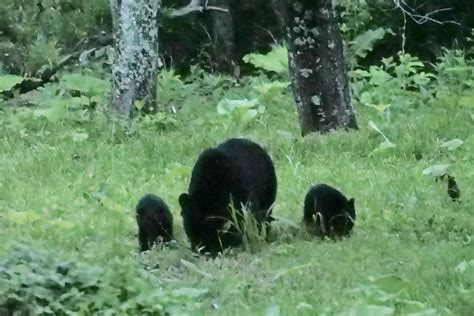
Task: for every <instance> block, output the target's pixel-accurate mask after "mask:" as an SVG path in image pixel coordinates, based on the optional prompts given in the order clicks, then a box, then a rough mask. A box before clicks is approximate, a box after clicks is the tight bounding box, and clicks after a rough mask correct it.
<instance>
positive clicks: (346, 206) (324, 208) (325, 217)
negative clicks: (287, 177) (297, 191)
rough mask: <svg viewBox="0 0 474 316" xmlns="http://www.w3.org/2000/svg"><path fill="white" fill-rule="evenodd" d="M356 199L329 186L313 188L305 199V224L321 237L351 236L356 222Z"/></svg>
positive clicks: (323, 185)
mask: <svg viewBox="0 0 474 316" xmlns="http://www.w3.org/2000/svg"><path fill="white" fill-rule="evenodd" d="M355 217H356V215H355V206H354V199H350V200H347V198H346V197H345V196H344V195H343V194H342V193H341V192H339V191H338V190H336V189H335V188H333V187H331V186H329V185H327V184H324V183H322V184H318V185H316V186H313V187H311V189H310V190H309V191H308V193H307V194H306V197H305V199H304V215H303V222H304V223H305V224H306V227H307V228H309V229H310V230H312V231H313V232H315V233H316V234H317V235H319V236H328V237H331V238H335V237H342V236H349V235H350V234H351V232H352V228H353V227H354V221H355Z"/></svg>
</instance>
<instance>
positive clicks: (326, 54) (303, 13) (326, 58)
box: [279, 0, 357, 136]
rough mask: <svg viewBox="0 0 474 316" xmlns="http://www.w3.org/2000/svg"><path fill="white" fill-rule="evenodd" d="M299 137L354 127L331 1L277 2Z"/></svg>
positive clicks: (294, 0)
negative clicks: (282, 20)
mask: <svg viewBox="0 0 474 316" xmlns="http://www.w3.org/2000/svg"><path fill="white" fill-rule="evenodd" d="M279 1H281V3H280V6H279V8H280V11H281V12H280V13H281V14H282V16H283V19H284V24H285V33H286V38H287V41H288V46H289V47H288V62H289V69H290V78H291V83H292V89H293V93H294V97H295V101H296V106H297V109H298V115H299V122H300V127H301V134H302V135H303V136H304V135H306V134H308V133H311V132H315V131H319V132H327V131H329V130H331V129H337V128H341V127H343V128H357V123H356V120H355V116H354V112H353V109H352V106H351V104H350V97H349V85H348V79H347V72H346V69H345V64H344V56H343V48H342V40H341V35H340V31H339V28H338V25H337V22H336V19H335V16H334V10H333V6H332V3H331V0H279Z"/></svg>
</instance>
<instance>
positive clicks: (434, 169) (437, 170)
mask: <svg viewBox="0 0 474 316" xmlns="http://www.w3.org/2000/svg"><path fill="white" fill-rule="evenodd" d="M449 166H451V164H444V165H433V166H429V167H428V168H426V169H425V170H423V174H424V175H431V176H435V177H440V176H444V175H445V174H446V173H447V171H448V167H449Z"/></svg>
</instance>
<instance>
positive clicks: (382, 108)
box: [369, 104, 391, 113]
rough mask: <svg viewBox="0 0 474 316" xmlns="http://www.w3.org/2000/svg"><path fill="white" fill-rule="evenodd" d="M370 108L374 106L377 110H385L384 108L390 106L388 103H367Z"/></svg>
mask: <svg viewBox="0 0 474 316" xmlns="http://www.w3.org/2000/svg"><path fill="white" fill-rule="evenodd" d="M369 106H370V107H371V108H374V109H376V110H377V112H380V113H382V112H385V110H386V109H388V108H390V106H391V105H390V104H369Z"/></svg>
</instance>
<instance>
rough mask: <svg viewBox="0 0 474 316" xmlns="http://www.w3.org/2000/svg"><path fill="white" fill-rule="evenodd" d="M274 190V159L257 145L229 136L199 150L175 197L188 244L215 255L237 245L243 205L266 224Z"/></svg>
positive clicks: (239, 237)
mask: <svg viewBox="0 0 474 316" xmlns="http://www.w3.org/2000/svg"><path fill="white" fill-rule="evenodd" d="M276 190H277V179H276V175H275V168H274V166H273V162H272V160H271V158H270V156H269V155H268V154H267V153H266V152H265V150H264V149H263V148H262V147H260V146H259V145H258V144H256V143H254V142H252V141H250V140H248V139H241V138H231V139H229V140H227V141H225V142H224V143H222V144H220V145H219V146H217V147H216V148H209V149H206V150H204V151H203V152H202V153H201V155H200V156H199V158H198V160H197V162H196V164H195V166H194V168H193V171H192V174H191V181H190V184H189V189H188V193H183V194H181V196H180V197H179V204H180V205H181V216H182V217H183V225H184V230H185V232H186V235H187V236H188V238H189V240H190V242H191V247H192V248H193V249H194V250H200V252H202V253H206V252H207V253H210V254H211V255H213V256H215V255H216V254H217V253H218V252H220V251H222V250H223V249H224V248H227V247H236V246H238V245H239V244H240V243H241V242H242V234H241V231H242V226H243V218H242V214H243V213H242V205H245V206H246V208H247V209H248V210H250V211H251V212H252V213H253V215H254V216H255V219H256V220H257V223H258V224H259V225H261V224H265V225H267V224H269V222H270V221H272V220H273V218H272V217H271V211H272V205H273V202H274V201H275V198H276ZM231 197H232V201H231ZM231 203H232V205H233V207H234V209H235V210H236V212H235V213H236V214H235V218H236V219H237V225H235V223H234V221H233V218H234V217H233V216H232V210H231V207H230V205H231ZM237 226H238V227H237ZM260 227H261V226H260ZM267 227H268V226H267Z"/></svg>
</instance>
